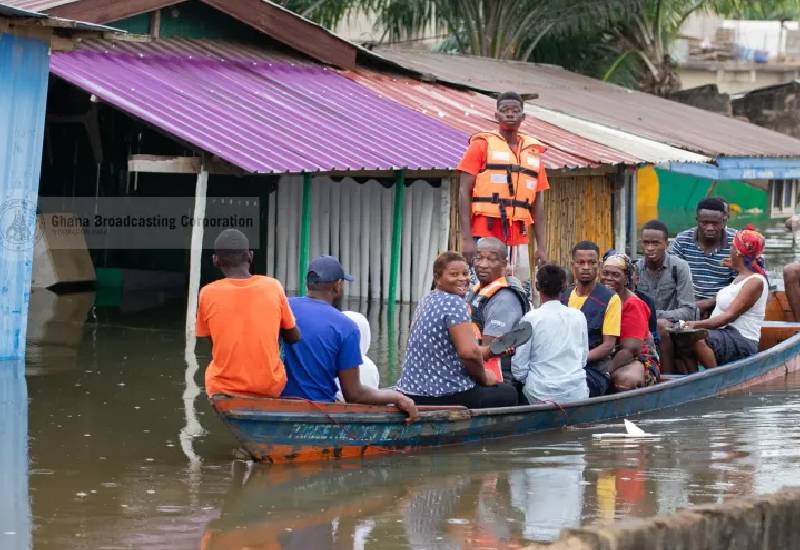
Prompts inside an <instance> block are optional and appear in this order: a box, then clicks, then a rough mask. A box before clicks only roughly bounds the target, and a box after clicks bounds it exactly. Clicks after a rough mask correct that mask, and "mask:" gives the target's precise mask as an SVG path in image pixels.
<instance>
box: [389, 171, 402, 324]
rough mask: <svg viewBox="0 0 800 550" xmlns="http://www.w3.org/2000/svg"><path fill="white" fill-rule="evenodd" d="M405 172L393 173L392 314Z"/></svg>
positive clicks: (398, 260)
mask: <svg viewBox="0 0 800 550" xmlns="http://www.w3.org/2000/svg"><path fill="white" fill-rule="evenodd" d="M404 188H405V173H404V172H403V171H402V170H398V171H397V172H395V173H394V220H393V222H392V258H391V261H390V263H389V308H388V314H389V317H390V318H392V317H393V315H394V309H395V302H396V300H397V278H398V275H399V271H400V245H401V243H402V241H401V238H402V236H403V192H404V190H405V189H404Z"/></svg>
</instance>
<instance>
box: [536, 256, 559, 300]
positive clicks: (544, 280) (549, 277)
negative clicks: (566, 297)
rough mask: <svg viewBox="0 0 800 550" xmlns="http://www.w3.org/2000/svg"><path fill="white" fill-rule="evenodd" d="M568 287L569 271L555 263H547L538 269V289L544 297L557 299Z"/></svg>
mask: <svg viewBox="0 0 800 550" xmlns="http://www.w3.org/2000/svg"><path fill="white" fill-rule="evenodd" d="M566 287H567V272H566V271H564V269H562V268H561V266H557V265H555V264H545V265H543V266H542V267H540V268H539V269H538V270H537V271H536V290H538V291H539V293H540V294H541V295H542V298H543V299H544V298H546V299H548V300H555V299H558V297H559V296H561V292H562V291H563V290H564V289H565V288H566Z"/></svg>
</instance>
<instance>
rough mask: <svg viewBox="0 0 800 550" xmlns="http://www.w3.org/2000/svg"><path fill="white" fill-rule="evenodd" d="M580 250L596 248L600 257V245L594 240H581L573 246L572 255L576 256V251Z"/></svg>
mask: <svg viewBox="0 0 800 550" xmlns="http://www.w3.org/2000/svg"><path fill="white" fill-rule="evenodd" d="M578 250H594V251H595V252H597V256H598V257H600V247H599V246H597V243H596V242H593V241H581V242H579V243H578V244H576V245H575V246H573V247H572V257H573V258H574V257H575V253H576V252H577V251H578Z"/></svg>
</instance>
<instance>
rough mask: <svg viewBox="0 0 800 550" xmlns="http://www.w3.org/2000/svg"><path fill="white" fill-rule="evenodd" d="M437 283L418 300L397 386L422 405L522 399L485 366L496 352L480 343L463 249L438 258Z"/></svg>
mask: <svg viewBox="0 0 800 550" xmlns="http://www.w3.org/2000/svg"><path fill="white" fill-rule="evenodd" d="M433 283H434V289H433V290H432V291H431V292H430V293H429V294H428V295H426V296H425V297H424V298H423V299H422V300H421V301H420V302H419V304H418V305H417V310H416V312H415V313H414V321H413V324H412V326H411V334H410V335H409V337H408V345H407V346H406V355H405V358H404V359H403V371H402V373H401V375H400V379H399V380H398V381H397V389H398V390H399V391H401V392H403V393H404V394H405V395H407V396H409V397H411V398H412V399H413V400H414V402H415V403H416V404H417V405H462V406H465V407H469V408H471V409H478V408H486V407H509V406H514V405H516V404H517V390H516V388H514V387H513V386H512V385H510V384H498V383H497V379H496V378H495V376H494V375H493V374H492V373H491V371H489V370H487V369H485V368H484V366H483V361H484V360H485V359H489V358H491V357H493V355H492V354H491V351H490V350H489V347H488V346H479V345H478V341H477V340H476V339H475V335H474V333H473V331H472V325H471V320H470V316H469V313H468V311H467V303H466V302H465V301H464V297H465V296H466V294H467V290H468V288H469V265H467V261H466V259H464V257H463V256H462V255H461V254H458V253H457V252H443V253H442V254H440V255H439V257H438V258H436V261H435V262H434V264H433Z"/></svg>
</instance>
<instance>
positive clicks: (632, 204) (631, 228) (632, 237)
mask: <svg viewBox="0 0 800 550" xmlns="http://www.w3.org/2000/svg"><path fill="white" fill-rule="evenodd" d="M638 174H639V170H632V171H631V172H630V173H629V174H628V175H627V178H628V187H629V189H630V191H629V193H628V246H629V247H630V254H629V255H630V257H631V260H636V255H637V250H636V247H637V244H638V242H639V239H638V235H637V231H636V224H637V220H636V178H637V175H638Z"/></svg>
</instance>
